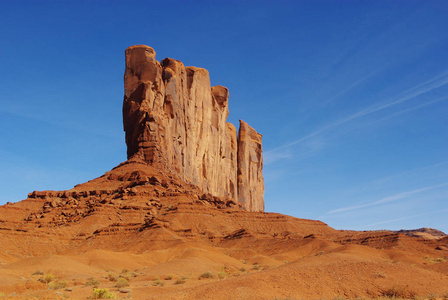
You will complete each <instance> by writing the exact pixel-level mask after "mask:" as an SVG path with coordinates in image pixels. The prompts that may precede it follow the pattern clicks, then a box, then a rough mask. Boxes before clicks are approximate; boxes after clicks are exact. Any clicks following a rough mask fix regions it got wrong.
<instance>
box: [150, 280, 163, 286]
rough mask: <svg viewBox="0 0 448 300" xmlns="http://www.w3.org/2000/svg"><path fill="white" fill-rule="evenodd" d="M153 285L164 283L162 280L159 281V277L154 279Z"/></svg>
mask: <svg viewBox="0 0 448 300" xmlns="http://www.w3.org/2000/svg"><path fill="white" fill-rule="evenodd" d="M152 285H153V286H164V285H165V283H163V281H160V279H154V281H153V282H152Z"/></svg>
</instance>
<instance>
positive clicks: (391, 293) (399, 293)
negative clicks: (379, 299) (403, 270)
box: [383, 287, 408, 298]
mask: <svg viewBox="0 0 448 300" xmlns="http://www.w3.org/2000/svg"><path fill="white" fill-rule="evenodd" d="M383 296H385V297H389V298H407V297H408V293H406V289H400V288H397V287H393V288H390V289H388V290H386V291H384V292H383Z"/></svg>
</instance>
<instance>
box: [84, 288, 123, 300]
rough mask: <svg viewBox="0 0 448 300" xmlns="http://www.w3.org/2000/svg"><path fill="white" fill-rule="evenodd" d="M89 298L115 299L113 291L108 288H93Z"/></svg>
mask: <svg viewBox="0 0 448 300" xmlns="http://www.w3.org/2000/svg"><path fill="white" fill-rule="evenodd" d="M90 298H91V299H115V298H117V296H115V294H114V293H111V292H109V290H108V289H93V292H92V296H91V297H90Z"/></svg>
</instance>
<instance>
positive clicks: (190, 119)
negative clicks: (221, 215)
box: [123, 45, 264, 211]
mask: <svg viewBox="0 0 448 300" xmlns="http://www.w3.org/2000/svg"><path fill="white" fill-rule="evenodd" d="M124 86H125V95H124V102H123V125H124V131H125V132H126V144H127V147H128V150H127V155H128V158H132V157H139V158H141V159H143V160H144V161H146V162H147V163H149V164H152V165H155V166H159V167H161V168H166V169H168V170H170V171H171V172H173V173H175V174H176V175H178V176H179V177H181V178H182V179H183V180H185V181H186V182H188V183H192V184H195V185H197V186H198V187H199V188H201V189H202V190H203V191H204V192H205V193H210V194H212V195H215V196H220V197H229V198H232V199H235V200H236V201H238V202H240V203H241V204H242V205H243V206H244V207H245V208H246V209H247V210H250V211H263V210H264V200H263V192H264V182H263V176H262V167H263V162H262V150H261V149H262V148H261V135H260V134H258V133H256V132H255V130H254V129H252V128H251V127H250V126H248V125H247V124H246V123H244V129H243V130H242V129H241V128H242V127H240V136H239V139H238V137H237V131H236V128H235V127H234V126H233V125H232V124H230V123H227V122H226V120H227V117H228V115H229V108H228V101H229V91H228V89H227V88H225V87H223V86H214V87H211V86H210V78H209V73H208V71H207V70H205V69H201V68H196V67H185V66H184V65H183V63H182V62H180V61H178V60H174V59H171V58H166V59H164V60H162V61H161V63H159V62H158V61H157V60H156V53H155V51H154V49H152V48H151V47H148V46H144V45H138V46H131V47H129V48H128V49H126V70H125V74H124ZM241 124H243V123H241ZM249 129H250V130H249ZM249 136H257V137H259V138H258V139H257V142H253V141H252V140H251V139H249V138H248V137H249ZM248 141H251V142H248ZM254 151H255V152H256V155H257V157H258V158H257V159H258V160H257V162H256V167H255V164H254V163H255V160H254V157H252V156H251V153H253V152H254ZM247 170H249V172H247ZM255 174H256V175H255ZM245 176H252V177H253V176H255V177H253V178H255V179H251V178H252V177H245ZM240 189H241V191H242V193H241V194H240Z"/></svg>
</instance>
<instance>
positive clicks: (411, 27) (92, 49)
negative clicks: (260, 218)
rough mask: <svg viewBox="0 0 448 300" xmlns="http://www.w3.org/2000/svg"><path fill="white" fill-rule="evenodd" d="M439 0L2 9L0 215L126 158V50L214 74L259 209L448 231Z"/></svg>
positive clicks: (447, 34)
mask: <svg viewBox="0 0 448 300" xmlns="http://www.w3.org/2000/svg"><path fill="white" fill-rule="evenodd" d="M447 16H448V2H447V1H409V0H406V1H378V0H375V1H368V0H365V1H166V2H164V1H111V0H108V1H20V0H18V1H9V0H3V1H0V41H1V43H0V53H1V56H0V62H1V68H0V82H1V93H0V101H1V105H0V128H1V129H0V130H1V131H0V132H1V143H0V170H1V172H0V187H1V188H0V204H4V203H6V202H8V201H11V202H16V201H19V200H22V199H25V198H26V195H27V193H29V192H31V191H33V190H46V189H54V190H63V189H70V188H72V187H73V186H74V185H75V184H78V183H81V182H85V181H87V180H89V179H92V178H95V177H97V176H100V175H102V174H104V172H106V171H107V170H110V169H111V168H112V167H114V166H115V165H117V164H119V163H120V162H122V161H124V160H125V159H126V147H125V142H124V132H123V128H122V116H121V107H122V101H123V73H124V50H125V49H126V48H127V47H128V46H131V45H135V44H146V45H149V46H151V47H153V48H154V49H155V50H156V52H157V59H158V60H161V59H163V58H165V57H172V58H175V59H178V60H181V61H183V62H184V63H185V65H193V66H197V67H203V68H206V69H208V70H209V72H210V76H211V82H212V85H223V86H226V87H228V88H229V90H230V116H229V121H230V122H232V123H234V124H237V123H238V119H243V120H245V121H246V122H248V123H249V124H251V125H252V126H253V127H254V128H256V129H257V130H258V131H259V132H260V133H262V134H263V147H264V158H265V169H264V175H265V183H266V192H265V201H266V210H267V211H270V212H280V213H284V214H288V215H292V216H296V217H300V218H309V219H319V220H322V221H324V222H326V223H328V224H329V225H330V226H332V227H334V228H337V229H355V230H370V229H401V228H406V229H412V228H419V227H434V228H438V229H440V230H443V231H445V232H448V221H447V220H448V157H447V154H448V139H447V132H448V122H447V113H448V59H447V58H448V56H447V53H448V18H447Z"/></svg>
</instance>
